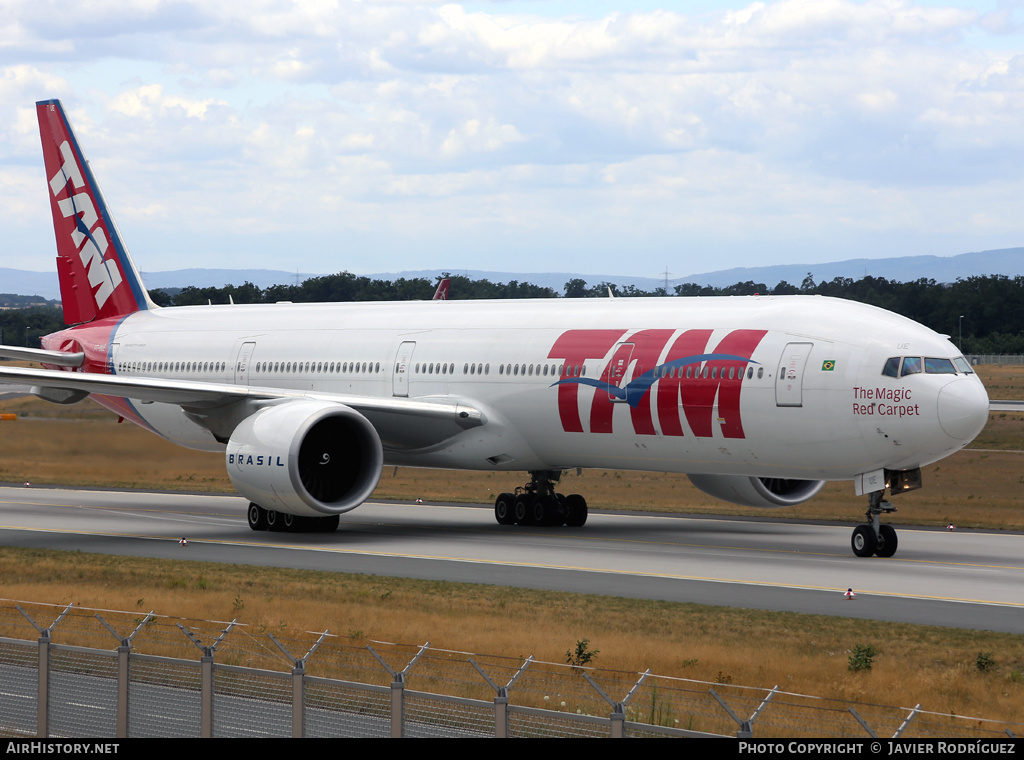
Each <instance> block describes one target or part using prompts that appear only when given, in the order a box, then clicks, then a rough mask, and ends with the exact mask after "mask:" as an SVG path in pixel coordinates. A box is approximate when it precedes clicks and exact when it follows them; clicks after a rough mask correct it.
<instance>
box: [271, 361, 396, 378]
mask: <svg viewBox="0 0 1024 760" xmlns="http://www.w3.org/2000/svg"><path fill="white" fill-rule="evenodd" d="M254 369H255V371H256V372H257V373H261V372H262V373H272V374H285V375H294V374H299V373H314V372H315V373H318V374H322V373H325V372H326V373H327V374H339V373H340V374H343V375H346V374H355V373H357V372H358V373H360V374H364V375H368V374H376V373H378V372H380V362H256V364H255V365H254Z"/></svg>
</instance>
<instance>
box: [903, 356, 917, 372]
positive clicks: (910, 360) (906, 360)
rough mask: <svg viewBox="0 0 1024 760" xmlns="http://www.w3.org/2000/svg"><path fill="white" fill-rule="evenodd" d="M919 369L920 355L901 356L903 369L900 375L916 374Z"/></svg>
mask: <svg viewBox="0 0 1024 760" xmlns="http://www.w3.org/2000/svg"><path fill="white" fill-rule="evenodd" d="M920 371H921V357H920V356H905V357H903V371H902V373H901V374H900V377H906V376H907V375H916V374H918V373H919V372H920Z"/></svg>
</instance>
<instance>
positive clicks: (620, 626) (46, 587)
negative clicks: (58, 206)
mask: <svg viewBox="0 0 1024 760" xmlns="http://www.w3.org/2000/svg"><path fill="white" fill-rule="evenodd" d="M979 373H980V374H981V375H982V377H983V379H984V380H985V381H986V385H987V387H988V388H989V390H990V395H991V396H992V397H993V398H1024V368H1018V367H1013V368H1002V367H981V368H979ZM0 412H15V413H17V414H18V415H19V419H18V420H16V421H13V422H10V421H4V422H0V481H7V482H14V483H21V482H24V481H26V480H27V481H31V482H32V483H33V484H35V485H42V484H69V485H96V486H118V487H138V488H147V489H154V488H155V489H181V490H189V491H231V490H232V489H231V485H230V483H229V481H228V480H227V477H226V476H225V474H224V466H223V462H222V458H221V457H220V456H219V455H216V454H201V453H196V452H190V451H186V450H184V449H180V448H178V447H176V446H173V445H171V444H169V443H167V442H166V441H162V440H160V439H158V438H156V437H155V436H152V435H150V434H148V433H146V432H144V431H142V430H140V429H138V428H136V427H134V426H133V425H131V424H128V423H125V424H122V425H118V424H117V422H116V419H115V418H113V417H112V416H111V415H109V413H107V412H105V411H103V410H102V409H99V408H98V407H96V406H95V405H92V404H91V403H88V402H87V403H83V404H79V405H75V406H70V407H59V406H54V405H51V404H46V403H44V402H41V401H36V400H33V399H18V400H14V401H10V402H0ZM577 477H578V480H579V482H577ZM924 477H925V488H924V489H922V490H920V491H917V492H913V493H910V494H907V495H904V496H900V497H897V500H895V503H896V505H897V506H898V507H899V509H900V511H899V512H898V514H897V515H896V516H895V518H896V519H895V520H893V522H895V523H897V524H899V523H905V524H935V525H945V524H946V523H948V522H954V523H956V524H957V525H959V526H962V527H968V526H985V527H989V528H1004V529H1024V514H1022V513H1024V509H1021V508H1022V506H1024V499H1022V497H1021V490H1022V485H1024V415H1021V414H1013V413H999V414H994V415H992V416H991V417H990V421H989V424H988V426H987V427H986V428H985V430H984V431H983V433H982V434H981V436H980V437H979V439H978V440H977V441H976V442H975V443H974V444H973V445H972V447H971V448H970V449H968V450H965V451H963V452H961V453H959V454H957V455H956V456H953V457H950V458H949V459H946V460H943V461H941V462H939V463H938V464H937V465H933V466H931V467H929V468H927V470H926V471H925V473H924ZM522 478H523V476H522V475H520V474H515V473H513V474H496V473H460V472H452V471H426V470H411V469H404V468H403V469H400V470H399V471H398V473H397V474H394V473H393V471H392V470H387V471H385V473H384V477H383V478H382V479H381V484H380V486H379V488H378V490H377V493H376V494H375V496H376V497H377V498H390V499H408V500H411V499H414V498H423V499H425V500H433V499H438V500H441V499H443V500H465V501H467V502H468V501H479V502H484V501H489V500H491V499H492V498H493V494H495V493H497V492H498V491H501V490H507V489H510V488H511V487H513V486H514V485H515V484H517V483H519V482H520V481H521V480H522ZM566 478H567V481H568V482H565V483H564V486H563V488H562V489H561V490H563V491H565V492H570V491H579V492H580V493H583V494H585V495H586V497H587V499H588V501H589V502H590V503H591V504H592V505H593V506H595V507H599V508H600V507H606V508H615V509H641V510H651V511H679V512H689V513H728V514H756V515H758V516H761V517H764V516H778V517H785V518H792V517H802V518H815V519H836V520H844V521H849V522H854V521H856V520H858V519H859V517H860V515H861V513H862V511H863V507H862V504H861V501H862V500H861V499H860V498H857V497H855V496H854V495H853V489H852V487H851V486H850V484H848V483H840V484H832V485H830V486H829V487H828V488H827V489H826V490H825V491H824V492H823V493H822V495H821V496H819V497H818V498H817V499H815V500H813V501H812V502H810V503H809V504H805V505H801V506H800V507H797V508H794V509H786V510H764V511H762V510H744V509H742V508H739V507H736V508H731V507H729V506H728V505H723V504H722V503H720V502H715V501H713V500H712V499H710V498H708V497H705V496H703V495H702V494H700V493H698V492H697V491H696V490H695V489H693V487H692V486H690V484H689V481H688V480H687V479H686V478H685V477H684V476H667V475H658V474H653V473H627V472H611V471H608V472H606V471H587V472H584V473H583V474H582V475H581V476H576V475H575V474H568V475H567V476H566ZM0 578H3V582H2V586H0V588H2V593H0V595H2V596H3V597H6V598H8V599H27V600H36V601H40V602H54V603H63V602H67V601H74V602H76V603H78V604H80V605H84V606H90V607H99V608H105V609H120V610H125V609H127V610H134V609H140V610H141V609H145V610H149V609H156V610H157V611H159V612H160V613H162V614H167V615H185V616H187V617H190V618H195V619H220V620H230V619H232V618H235V617H237V618H239V619H240V620H241V621H242V622H244V623H246V624H248V625H249V626H250V628H252V629H254V630H273V631H275V633H281V635H290V634H296V635H298V634H299V632H302V631H310V630H323V629H324V628H330V629H331V630H332V631H335V632H340V633H349V634H352V635H354V636H355V637H356V638H357V639H358V640H364V639H375V640H386V641H392V642H402V643H408V644H416V643H422V642H424V641H426V640H430V641H431V643H432V645H434V646H437V647H442V648H444V647H447V648H452V649H459V650H462V651H467V650H468V651H477V652H484V653H492V654H507V655H511V656H524V657H525V656H527V655H529V654H534V655H535V656H536V657H537V658H538V659H541V660H548V661H555V662H560V661H564V657H565V652H566V650H567V649H569V648H571V647H572V646H573V645H574V644H575V642H576V641H578V640H580V639H583V638H589V639H590V640H591V643H592V647H593V648H594V649H598V650H600V655H599V657H598V658H597V660H596V661H595V662H594V664H595V665H597V666H600V667H606V668H613V669H617V670H639V671H642V670H645V669H647V668H651V669H652V670H653V671H654V672H656V673H660V674H665V675H677V676H682V677H687V678H695V679H703V680H708V681H716V680H719V681H722V680H725V679H731V681H732V682H733V683H735V684H746V685H752V686H766V687H771V686H772V685H774V684H780V686H781V688H783V689H784V690H787V691H794V692H803V693H809V694H817V695H820V696H824V697H836V698H845V699H853V700H862V701H868V702H875V703H882V704H902V705H910V706H912V705H914V704H916V703H918V702H920V703H922V705H923V707H924V709H926V710H935V711H941V712H948V713H954V714H957V715H975V716H979V717H986V718H993V719H1003V720H1020V719H1021V717H1022V714H1024V712H1022V710H1021V705H1022V704H1024V637H1021V636H1012V635H1003V634H993V633H984V632H974V631H963V630H958V629H945V628H931V627H923V626H909V625H900V624H890V623H878V622H872V623H865V622H863V621H855V620H846V619H841V618H831V617H826V616H808V615H792V614H783V613H772V612H762V611H751V610H734V609H719V608H710V607H701V606H697V605H687V604H670V603H660V602H644V601H637V600H629V599H618V598H607V597H597V596H584V595H571V594H558V593H548V592H539V591H527V590H522V589H514V588H494V587H483V586H473V585H459V584H449V583H440V582H426V581H414V580H405V579H391V578H380V577H369V576H349V575H338V574H319V573H311V572H300V571H290V570H280V569H268V568H259V567H255V568H253V567H233V566H220V565H212V564H210V565H206V564H199V563H192V562H169V561H155V560H140V559H134V558H127V557H106V556H92V555H82V554H75V555H74V558H73V561H72V560H71V559H70V558H69V556H68V555H66V554H60V553H57V552H44V551H26V550H14V549H0ZM857 645H871V646H874V647H875V648H876V649H877V651H878V656H877V658H876V660H875V665H874V667H873V668H872V669H871V670H868V671H864V672H860V673H852V672H849V671H848V669H847V660H848V657H849V651H850V649H851V648H853V647H854V646H857ZM980 653H991V655H992V657H993V659H994V661H995V667H994V668H992V669H991V670H989V671H988V672H982V671H980V670H979V669H978V668H977V667H976V663H977V658H978V655H979V654H980Z"/></svg>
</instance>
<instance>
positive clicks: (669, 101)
mask: <svg viewBox="0 0 1024 760" xmlns="http://www.w3.org/2000/svg"><path fill="white" fill-rule="evenodd" d="M49 98H60V99H61V100H62V101H63V103H64V106H65V108H66V109H67V111H68V113H69V116H70V119H71V123H72V125H73V126H74V128H75V130H76V132H77V134H78V138H79V141H80V144H81V145H82V147H83V149H84V151H85V153H86V155H87V156H88V157H89V160H90V163H91V164H92V168H93V171H94V174H95V175H96V177H97V179H98V181H99V182H100V184H101V186H102V189H103V192H104V195H105V196H106V200H107V203H108V206H109V207H110V209H111V211H112V212H113V215H114V217H115V219H116V221H117V223H118V226H119V228H120V230H121V233H122V235H123V237H124V240H125V242H126V243H127V245H128V247H129V249H130V250H131V251H132V255H133V257H134V259H135V262H136V265H137V266H138V267H139V268H140V269H141V270H142V271H144V272H145V271H162V270H171V269H180V268H186V267H209V268H219V267H225V268H238V269H242V268H266V269H283V270H287V271H292V270H295V271H302V272H313V273H331V272H338V271H341V270H348V271H351V272H356V273H368V272H396V271H401V270H406V271H408V270H418V269H438V268H440V269H448V270H450V271H455V272H457V271H461V270H470V269H472V270H486V271H506V272H576V273H581V274H620V275H633V276H644V277H659V276H661V275H662V273H664V272H665V271H666V270H667V271H668V272H669V273H670V274H671V277H672V278H680V277H683V276H685V275H688V274H693V273H699V272H707V271H713V270H718V269H726V268H730V267H739V266H762V265H771V264H789V263H808V264H813V263H816V262H827V261H836V260H842V259H849V258H860V257H866V258H882V257H891V256H908V255H918V254H935V255H942V256H948V255H955V254H958V253H963V252H967V251H979V250H986V249H993V248H1008V247H1014V246H1024V213H1022V211H1024V209H1022V204H1024V0H976V1H975V2H958V1H953V0H951V1H950V2H936V1H933V0H916V1H915V0H778V1H776V2H753V3H750V2H739V1H734V0H692V1H691V2H654V1H653V0H637V1H636V2H625V1H624V0H588V1H586V2H584V1H582V0H505V1H499V0H492V1H488V0H472V1H471V2H464V3H461V4H459V3H448V4H443V3H426V2H417V1H416V0H379V1H373V0H364V1H363V2H346V1H345V0H305V1H301V2H286V1H284V0H246V2H244V3H242V2H233V1H229V2H225V3H210V2H200V1H198V0H166V1H165V0H124V1H117V2H115V1H113V0H80V2H75V3H69V2H66V1H65V2H48V1H46V0H0V226H2V228H3V238H4V242H5V245H4V247H3V253H2V254H0V266H3V267H11V268H19V269H30V270H36V271H46V270H49V269H50V268H51V267H52V266H53V255H54V250H55V248H54V240H53V228H52V224H51V221H50V214H49V202H48V195H47V187H46V183H45V177H44V171H43V168H42V158H41V153H40V147H39V132H38V127H37V124H36V118H35V108H34V103H35V102H36V101H38V100H44V99H49ZM0 290H2V286H0Z"/></svg>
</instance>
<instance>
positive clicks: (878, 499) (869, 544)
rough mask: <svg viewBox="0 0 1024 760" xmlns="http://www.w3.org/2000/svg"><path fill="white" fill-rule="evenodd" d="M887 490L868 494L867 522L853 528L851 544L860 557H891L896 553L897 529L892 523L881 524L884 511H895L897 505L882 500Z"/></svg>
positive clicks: (897, 543)
mask: <svg viewBox="0 0 1024 760" xmlns="http://www.w3.org/2000/svg"><path fill="white" fill-rule="evenodd" d="M884 495H885V491H872V492H871V493H870V494H868V511H867V513H866V516H867V519H868V521H867V523H866V524H863V525H858V526H857V527H856V528H854V529H853V536H852V537H851V538H850V545H851V547H852V548H853V553H854V554H856V555H857V556H858V557H870V556H872V555H875V556H878V557H891V556H892V555H894V554H895V553H896V547H897V546H898V545H899V541H898V539H897V537H896V529H895V528H893V527H892V526H891V525H881V524H880V522H879V517H880V516H881V515H882V513H883V512H885V513H888V512H895V511H896V507H894V506H893V505H892V504H890V503H889V502H887V501H882V496H884Z"/></svg>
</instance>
